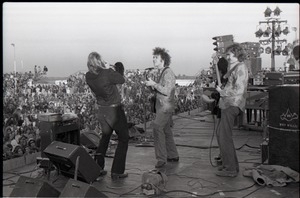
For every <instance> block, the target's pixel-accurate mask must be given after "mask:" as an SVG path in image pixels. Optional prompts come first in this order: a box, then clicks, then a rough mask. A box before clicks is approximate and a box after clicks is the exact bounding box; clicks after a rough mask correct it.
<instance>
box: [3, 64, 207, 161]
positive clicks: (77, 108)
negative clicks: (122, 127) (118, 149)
mask: <svg viewBox="0 0 300 198" xmlns="http://www.w3.org/2000/svg"><path fill="white" fill-rule="evenodd" d="M145 74H146V71H139V70H135V71H125V77H126V82H125V83H124V84H123V85H122V87H120V91H121V95H122V100H123V101H122V103H123V105H124V109H125V114H126V117H127V120H128V123H132V124H134V125H137V124H140V123H144V122H148V121H151V120H153V118H154V114H153V113H152V112H151V111H150V102H149V97H148V96H149V95H150V89H149V88H147V87H146V86H145V85H144V84H143V81H144V80H145ZM34 77H35V74H33V73H31V72H26V73H17V74H16V75H15V74H13V73H6V74H4V75H3V160H7V159H11V158H15V157H19V156H23V155H26V154H30V153H34V152H38V151H40V141H41V140H40V129H39V120H38V114H41V113H47V112H49V113H61V114H65V113H74V114H76V115H77V116H78V118H79V122H80V129H81V130H87V129H88V130H96V131H97V130H98V131H100V132H101V129H100V130H99V128H101V127H100V125H99V123H98V121H97V119H96V117H95V115H96V113H95V109H96V106H97V105H96V100H95V98H94V95H93V94H92V92H91V90H90V89H89V87H88V85H87V84H86V81H85V73H83V72H77V73H75V74H72V75H70V76H69V77H68V79H67V83H62V84H59V85H57V84H41V83H37V82H35V81H34V80H32V79H34ZM201 86H202V85H201ZM201 86H200V85H199V84H197V83H194V84H193V85H189V86H178V85H177V86H176V93H175V100H176V104H175V112H174V114H177V113H181V112H186V111H190V110H192V109H196V108H199V107H204V108H206V107H207V106H206V104H205V103H204V102H202V99H201V97H200V95H201V94H202V92H203V89H202V88H201Z"/></svg>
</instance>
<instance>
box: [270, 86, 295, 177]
mask: <svg viewBox="0 0 300 198" xmlns="http://www.w3.org/2000/svg"><path fill="white" fill-rule="evenodd" d="M269 111H270V112H269V126H268V127H269V164H271V165H272V164H274V165H281V166H288V167H290V168H291V169H293V170H295V171H298V172H299V84H298V85H277V86H274V87H272V88H270V89H269Z"/></svg>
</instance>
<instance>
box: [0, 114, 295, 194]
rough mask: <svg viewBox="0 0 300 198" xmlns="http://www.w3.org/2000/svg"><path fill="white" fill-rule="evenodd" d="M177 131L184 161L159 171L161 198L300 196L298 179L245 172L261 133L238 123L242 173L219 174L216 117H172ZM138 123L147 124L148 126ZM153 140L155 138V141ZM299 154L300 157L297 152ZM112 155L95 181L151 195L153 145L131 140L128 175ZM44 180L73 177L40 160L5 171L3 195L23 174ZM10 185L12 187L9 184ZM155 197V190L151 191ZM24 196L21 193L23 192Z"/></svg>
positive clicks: (255, 161)
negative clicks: (145, 182) (274, 179)
mask: <svg viewBox="0 0 300 198" xmlns="http://www.w3.org/2000/svg"><path fill="white" fill-rule="evenodd" d="M173 120H174V126H173V132H174V136H175V142H176V144H177V148H178V151H179V155H180V156H179V157H180V159H179V162H168V164H167V165H166V166H165V167H164V168H162V169H159V171H160V172H162V173H163V174H164V175H166V177H167V180H166V182H165V186H164V189H163V190H164V191H163V192H160V194H159V197H180V198H181V197H237V198H241V197H255V198H268V197H289V198H296V197H299V183H293V182H291V183H288V184H287V185H286V186H284V187H277V186H268V187H267V186H262V185H259V184H257V183H256V182H255V181H254V179H253V178H252V177H249V176H244V171H245V170H246V169H247V170H248V169H251V168H253V167H254V166H257V165H259V164H261V150H260V144H261V143H262V142H263V134H262V132H261V131H254V130H245V129H243V128H239V127H235V129H234V133H233V138H234V141H235V147H236V152H237V155H238V160H239V163H240V172H239V174H238V176H237V177H235V178H230V177H218V176H216V175H215V172H216V170H217V168H216V167H213V165H214V166H215V165H216V162H215V160H214V157H215V156H217V155H218V146H217V141H216V136H215V135H214V136H213V134H214V133H213V130H214V120H213V118H212V115H211V114H210V112H209V111H203V112H200V111H199V110H197V109H196V110H193V111H191V112H185V113H181V114H178V115H174V116H173ZM139 127H144V126H143V125H141V126H139ZM146 134H148V135H149V134H150V135H149V136H151V126H150V124H149V123H147V130H146ZM150 143H151V142H150ZM295 157H297V156H295ZM112 160H113V158H109V157H107V158H106V167H105V170H107V172H108V173H107V175H105V176H103V177H99V178H98V179H97V181H94V182H93V183H92V184H91V185H92V186H93V187H94V188H95V189H97V190H98V191H100V192H101V193H103V194H104V195H106V196H107V197H148V196H147V195H146V194H145V191H144V192H143V191H142V189H141V185H142V176H143V174H144V173H145V172H149V171H150V170H153V169H155V167H154V165H155V163H156V159H155V155H154V148H153V147H151V144H150V146H145V147H139V146H137V142H136V141H132V140H131V141H130V144H129V148H128V153H127V163H126V172H127V173H128V174H129V176H128V177H127V178H124V179H119V180H112V179H111V177H110V167H111V163H112ZM21 175H23V176H26V177H32V178H39V179H40V180H43V181H44V182H47V183H49V184H50V185H51V186H52V187H53V188H55V189H56V190H58V191H59V192H62V191H63V190H64V188H65V186H66V184H67V182H68V180H69V179H70V178H69V177H65V176H63V175H61V174H58V172H57V171H56V170H53V171H51V172H50V177H49V178H47V175H45V174H44V172H43V169H37V168H36V163H32V164H28V165H26V166H23V167H20V168H16V169H13V170H9V171H7V172H4V173H3V179H6V180H3V197H9V196H10V194H11V192H12V191H13V189H14V187H15V185H13V183H16V182H17V181H18V179H19V177H20V176H21ZM10 184H11V185H10ZM147 193H149V194H150V195H151V191H147ZM20 196H21V195H20Z"/></svg>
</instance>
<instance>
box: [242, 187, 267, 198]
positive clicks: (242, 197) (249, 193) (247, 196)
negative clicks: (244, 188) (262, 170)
mask: <svg viewBox="0 0 300 198" xmlns="http://www.w3.org/2000/svg"><path fill="white" fill-rule="evenodd" d="M263 187H264V186H260V187H258V188H257V189H255V190H253V191H252V192H250V193H248V194H247V195H245V196H243V197H241V198H245V197H248V196H249V195H251V194H252V193H254V192H256V191H258V190H260V189H262V188H263Z"/></svg>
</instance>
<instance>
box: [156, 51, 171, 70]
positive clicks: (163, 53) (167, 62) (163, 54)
mask: <svg viewBox="0 0 300 198" xmlns="http://www.w3.org/2000/svg"><path fill="white" fill-rule="evenodd" d="M153 55H160V57H161V59H162V60H163V61H164V62H165V67H168V66H169V65H170V64H171V56H170V55H169V54H168V51H167V50H166V49H165V48H160V47H156V48H154V49H153Z"/></svg>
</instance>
